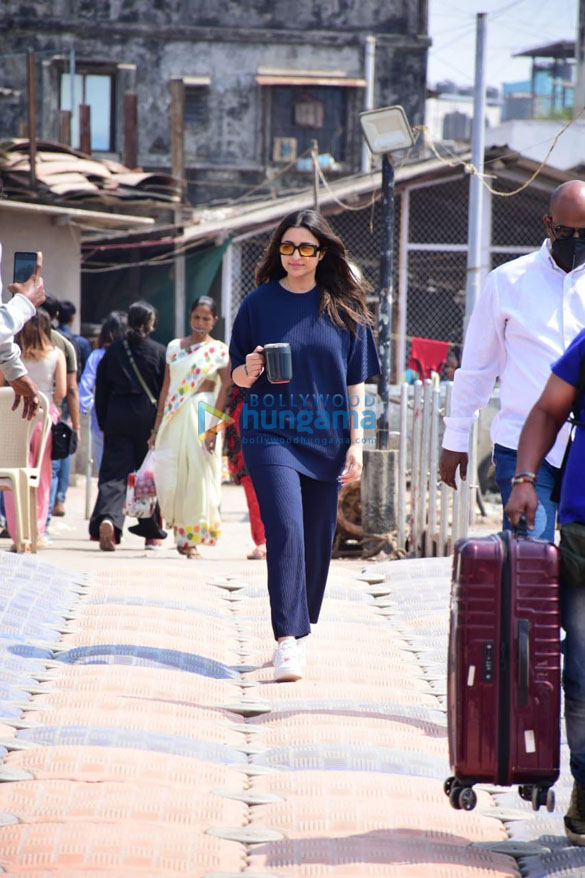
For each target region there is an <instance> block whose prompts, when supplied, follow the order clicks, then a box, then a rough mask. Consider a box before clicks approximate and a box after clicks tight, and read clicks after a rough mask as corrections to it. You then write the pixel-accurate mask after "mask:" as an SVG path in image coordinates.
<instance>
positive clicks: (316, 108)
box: [294, 95, 324, 128]
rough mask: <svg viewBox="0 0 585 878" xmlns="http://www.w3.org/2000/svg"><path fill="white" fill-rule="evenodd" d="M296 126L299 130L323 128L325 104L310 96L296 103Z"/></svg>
mask: <svg viewBox="0 0 585 878" xmlns="http://www.w3.org/2000/svg"><path fill="white" fill-rule="evenodd" d="M294 116H295V125H298V126H299V128H322V127H323V119H324V111H323V102H322V101H315V100H313V99H312V98H311V97H310V96H309V95H307V96H305V97H302V98H300V99H299V100H298V101H295V104H294Z"/></svg>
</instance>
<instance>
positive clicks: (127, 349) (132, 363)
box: [124, 339, 158, 405]
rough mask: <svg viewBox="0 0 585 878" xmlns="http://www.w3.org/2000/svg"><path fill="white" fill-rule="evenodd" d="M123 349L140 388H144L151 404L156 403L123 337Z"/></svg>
mask: <svg viewBox="0 0 585 878" xmlns="http://www.w3.org/2000/svg"><path fill="white" fill-rule="evenodd" d="M124 350H125V351H126V354H127V356H128V359H129V360H130V365H131V366H132V368H133V370H134V374H135V375H136V377H137V378H138V382H139V384H140V386H141V387H142V389H143V390H144V392H145V394H146V396H147V397H148V400H149V402H150V403H151V404H152V405H157V404H158V402H157V399H156V397H155V396H153V394H152V391H151V390H150V387H149V386H148V384H147V383H146V381H145V380H144V378H143V377H142V375H141V374H140V370H139V368H138V366H137V365H136V360H135V359H134V357H133V356H132V351H131V350H130V345H129V344H128V341H127V339H124Z"/></svg>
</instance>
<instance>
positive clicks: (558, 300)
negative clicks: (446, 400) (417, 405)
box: [439, 180, 585, 540]
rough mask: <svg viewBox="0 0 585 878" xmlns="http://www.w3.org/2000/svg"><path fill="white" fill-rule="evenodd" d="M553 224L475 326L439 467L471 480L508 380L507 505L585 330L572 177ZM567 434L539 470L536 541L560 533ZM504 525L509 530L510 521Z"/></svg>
mask: <svg viewBox="0 0 585 878" xmlns="http://www.w3.org/2000/svg"><path fill="white" fill-rule="evenodd" d="M544 222H545V226H546V232H547V238H546V239H545V241H544V243H543V244H542V246H541V247H540V249H539V250H536V251H535V252H533V253H529V254H528V255H527V256H521V257H520V258H519V259H514V260H512V261H511V262H506V263H505V264H504V265H501V266H500V267H499V268H496V269H494V271H492V272H490V274H489V275H488V279H487V282H486V285H485V288H484V290H483V292H482V295H481V296H480V298H479V300H478V302H477V304H476V306H475V308H474V310H473V314H472V315H471V319H470V321H469V326H468V328H467V333H466V336H465V345H464V348H463V358H462V364H461V368H460V369H459V370H458V371H457V372H456V373H455V380H454V385H453V397H452V405H451V415H450V417H447V418H445V427H446V429H445V434H444V437H443V451H442V454H441V460H440V465H439V468H440V474H441V478H442V479H443V481H444V482H446V484H448V485H450V486H451V487H453V488H454V487H455V473H456V471H457V468H459V470H460V474H461V478H462V479H465V477H466V474H467V448H468V442H469V432H470V428H471V423H472V420H473V415H474V413H475V411H476V410H477V409H480V408H483V406H485V405H486V404H487V402H488V399H489V397H490V394H491V392H492V390H493V388H494V385H495V382H496V379H497V378H499V379H500V411H499V412H498V414H497V415H496V417H495V418H494V420H493V422H492V426H491V437H492V441H493V442H494V462H495V465H496V480H497V482H498V487H499V488H500V493H501V495H502V503H503V505H504V506H505V504H506V503H507V500H508V497H509V495H510V491H511V484H510V480H511V478H512V476H514V475H515V474H516V453H517V449H518V442H519V438H520V431H521V429H522V426H523V424H524V421H525V419H526V417H527V415H528V413H529V411H530V409H531V408H532V406H533V405H534V403H535V402H536V400H537V399H538V397H539V396H540V394H541V393H542V391H543V389H544V385H545V384H546V382H547V380H548V377H549V375H550V366H551V363H553V362H555V361H556V360H558V358H559V357H560V356H561V354H562V353H563V352H564V351H565V349H566V348H567V347H568V345H569V344H570V342H571V341H572V340H573V339H574V338H575V336H576V335H577V333H578V332H580V331H581V329H583V328H585V183H583V182H581V181H579V180H572V181H570V182H568V183H563V184H562V185H561V186H559V187H557V189H555V191H554V192H553V193H552V196H551V201H550V213H549V215H547V216H545V217H544ZM567 438H568V428H567V427H565V428H563V430H561V431H560V433H559V435H558V437H557V440H556V442H555V445H554V446H553V448H552V449H551V451H550V452H549V454H548V455H547V457H546V460H545V461H544V463H543V465H542V466H541V468H540V469H539V471H538V473H537V484H536V490H537V495H538V500H539V504H538V510H537V514H536V518H535V527H534V530H533V531H531V535H532V536H539V537H542V538H544V539H550V540H552V539H553V537H554V526H555V515H556V504H555V503H553V501H551V499H550V493H551V490H552V487H553V485H554V482H555V480H556V475H557V473H558V467H560V465H561V462H562V458H563V453H564V449H565V446H566V443H567ZM504 527H509V523H508V521H507V519H506V517H504Z"/></svg>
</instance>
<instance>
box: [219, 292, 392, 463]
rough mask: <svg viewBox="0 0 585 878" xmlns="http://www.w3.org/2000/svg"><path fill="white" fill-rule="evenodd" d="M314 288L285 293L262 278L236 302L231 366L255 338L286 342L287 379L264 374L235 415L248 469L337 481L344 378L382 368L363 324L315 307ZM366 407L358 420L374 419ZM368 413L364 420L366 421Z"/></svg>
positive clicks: (344, 419) (357, 378)
mask: <svg viewBox="0 0 585 878" xmlns="http://www.w3.org/2000/svg"><path fill="white" fill-rule="evenodd" d="M320 298H321V296H320V288H319V287H318V286H317V287H314V288H313V289H312V290H310V291H309V292H308V293H291V292H289V291H288V290H285V288H284V287H283V286H282V285H281V284H280V283H279V282H278V281H271V282H270V283H266V284H262V286H260V287H258V289H256V290H253V291H252V292H251V293H249V294H248V295H247V296H246V298H245V299H244V301H243V302H242V304H241V306H240V309H239V311H238V314H237V317H236V319H235V321H234V326H233V330H232V338H231V343H230V360H231V367H232V370H233V369H235V368H236V367H237V366H241V365H242V364H243V363H244V362H245V360H246V354H250V353H252V351H253V350H254V348H255V347H256V346H257V345H262V346H264V345H267V344H275V343H277V342H289V344H290V346H291V354H292V368H293V378H292V380H291V381H290V382H289V383H287V384H270V382H269V381H268V379H267V377H266V373H265V372H263V373H262V375H261V376H260V377H259V378H258V379H257V380H256V382H255V383H254V384H253V385H252V387H251V388H250V389H249V390H248V392H247V394H246V399H245V400H244V405H243V407H242V414H241V420H240V429H241V437H242V452H243V455H244V461H245V463H246V466H247V467H248V469H253V468H254V467H257V466H262V465H266V464H279V465H281V466H290V467H292V468H293V469H295V470H297V471H298V472H301V473H304V474H305V475H307V476H311V477H312V478H315V479H323V480H335V479H336V478H337V477H338V475H339V474H340V472H341V471H342V469H343V466H344V463H345V455H346V453H347V449H348V446H349V443H350V429H349V428H350V418H351V417H352V415H350V413H349V402H350V400H349V398H348V391H347V387H348V385H352V384H359V383H361V382H362V381H366V380H367V379H368V378H371V377H373V376H374V375H377V374H378V373H379V371H380V364H379V361H378V354H377V351H376V345H375V342H374V338H373V336H372V332H371V329H370V328H369V326H359V327H358V330H357V334H354V333H353V332H351V331H350V330H349V329H342V328H341V327H339V326H336V325H335V324H334V323H333V322H332V321H331V319H330V318H329V317H328V316H327V315H326V314H319V303H320ZM374 418H375V416H374V413H373V412H368V411H366V413H365V420H366V422H365V423H364V424H363V426H364V427H369V426H373V424H372V423H371V420H373V419H374ZM368 419H370V420H368Z"/></svg>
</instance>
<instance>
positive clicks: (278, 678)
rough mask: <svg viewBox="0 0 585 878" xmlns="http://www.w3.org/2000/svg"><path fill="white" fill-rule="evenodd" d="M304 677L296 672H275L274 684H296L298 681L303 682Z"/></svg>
mask: <svg viewBox="0 0 585 878" xmlns="http://www.w3.org/2000/svg"><path fill="white" fill-rule="evenodd" d="M302 679H303V675H302V674H301V673H300V672H299V673H298V674H295V672H294V671H285V670H284V669H283V670H282V671H275V672H274V682H275V683H296V682H297V680H302Z"/></svg>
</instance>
